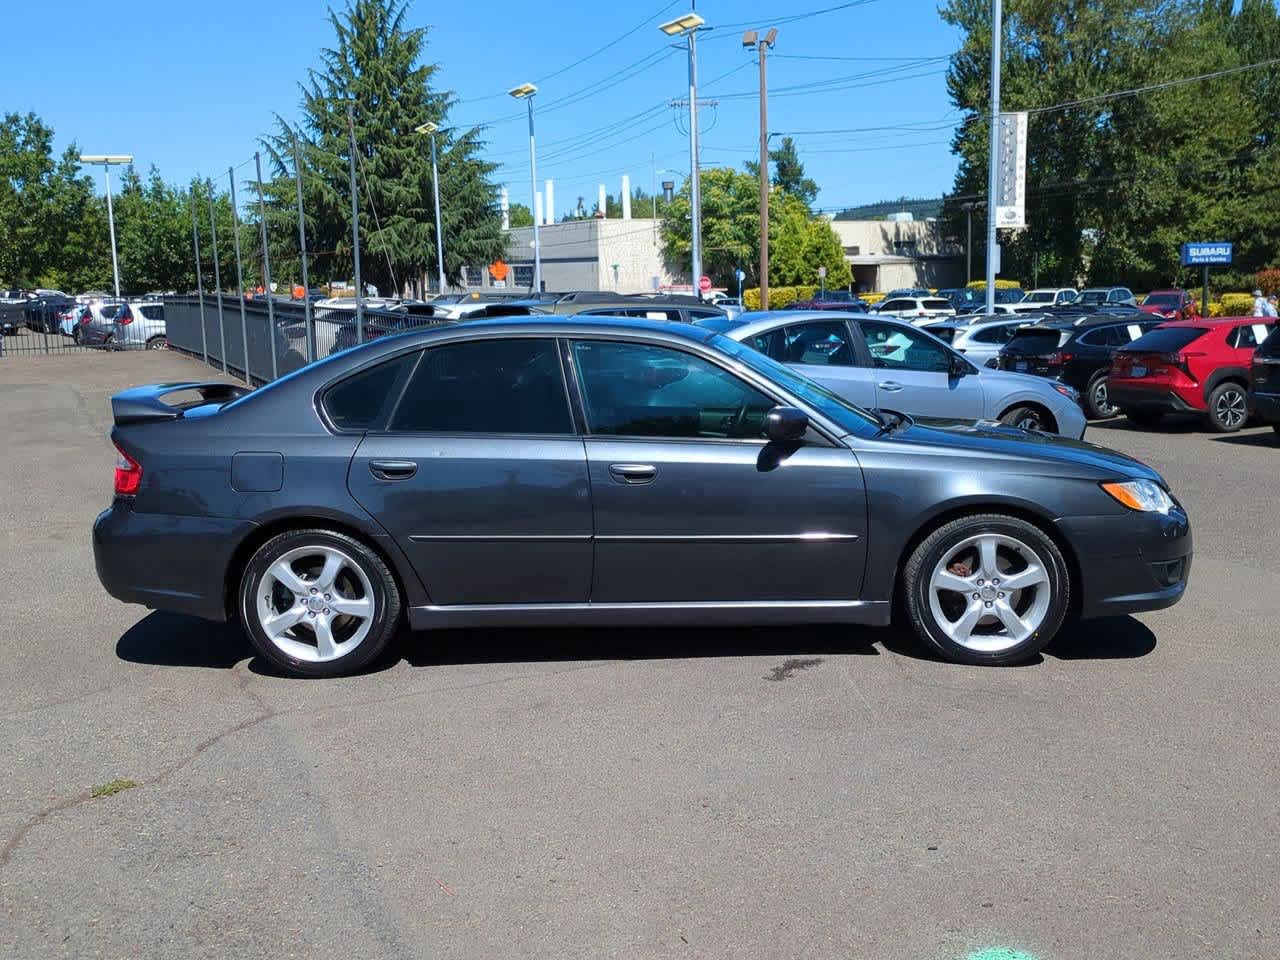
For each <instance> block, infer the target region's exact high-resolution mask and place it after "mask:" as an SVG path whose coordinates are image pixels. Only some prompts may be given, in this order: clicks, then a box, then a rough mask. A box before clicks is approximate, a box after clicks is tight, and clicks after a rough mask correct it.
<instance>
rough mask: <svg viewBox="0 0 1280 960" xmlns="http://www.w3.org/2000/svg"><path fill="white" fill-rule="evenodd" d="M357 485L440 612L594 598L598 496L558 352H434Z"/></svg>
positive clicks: (355, 475)
mask: <svg viewBox="0 0 1280 960" xmlns="http://www.w3.org/2000/svg"><path fill="white" fill-rule="evenodd" d="M348 483H349V486H350V488H351V493H352V495H353V496H354V497H355V498H356V500H357V501H359V502H360V504H361V505H362V506H363V507H364V508H365V509H366V510H368V511H369V513H371V514H372V515H373V516H374V517H375V518H377V520H378V521H379V522H380V523H381V524H382V525H383V527H385V528H386V529H387V531H388V532H389V533H390V534H391V535H392V536H393V537H395V539H396V541H397V543H398V544H399V546H400V548H401V549H402V550H403V551H404V552H405V554H406V555H407V556H408V557H409V559H410V561H411V562H412V563H413V566H414V568H415V569H416V570H417V572H418V574H419V575H420V576H421V578H422V582H423V585H424V586H425V587H426V589H427V593H428V595H429V596H430V597H431V601H432V602H433V603H436V604H489V603H582V602H585V601H586V599H587V595H588V592H589V590H590V585H591V549H592V548H591V522H592V520H591V491H590V485H589V482H588V479H587V462H586V454H585V452H584V449H583V443H582V439H581V438H580V437H578V436H577V435H576V434H575V431H574V426H573V421H572V417H571V414H570V411H569V403H568V397H567V394H566V391H565V382H564V378H563V371H562V366H561V360H560V353H559V349H558V347H557V344H556V341H555V340H552V339H533V338H523V339H522V338H508V339H493V340H472V341H468V342H466V343H458V344H446V345H442V346H439V347H434V348H431V349H429V350H427V351H426V352H425V353H424V354H423V355H422V359H421V360H420V361H419V362H418V365H417V368H416V370H414V371H413V373H412V375H411V376H410V378H409V380H408V384H407V386H406V387H405V388H404V393H403V395H402V398H401V399H400V401H399V404H398V405H397V407H396V409H395V411H394V412H393V413H392V414H391V415H390V418H389V421H388V423H387V425H386V429H385V430H382V431H378V432H370V433H369V434H367V435H366V437H365V439H364V440H363V441H362V442H361V444H360V447H359V449H358V450H357V451H356V455H355V457H354V458H353V460H352V462H351V469H350V474H349V480H348Z"/></svg>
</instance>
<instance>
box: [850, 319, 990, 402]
mask: <svg viewBox="0 0 1280 960" xmlns="http://www.w3.org/2000/svg"><path fill="white" fill-rule="evenodd" d="M857 326H858V328H859V329H860V330H861V333H862V338H863V340H864V341H865V343H866V349H867V351H868V353H869V355H870V362H871V372H872V374H873V376H874V380H875V388H876V402H875V406H877V407H879V408H881V409H885V410H898V411H900V412H902V413H909V414H911V415H913V416H920V417H941V418H952V419H961V420H978V419H981V418H982V417H983V416H984V404H983V395H982V384H981V382H980V378H979V377H978V376H975V375H972V374H971V375H968V376H955V375H954V374H953V373H952V366H951V364H952V357H954V356H955V354H953V353H952V352H951V350H950V349H949V348H947V347H945V346H943V345H942V344H941V343H939V342H938V341H937V340H935V339H934V338H933V337H931V336H929V334H927V333H925V332H924V331H922V330H917V329H916V328H914V327H911V326H909V325H907V324H903V323H888V322H884V321H880V320H859V321H858V323H857Z"/></svg>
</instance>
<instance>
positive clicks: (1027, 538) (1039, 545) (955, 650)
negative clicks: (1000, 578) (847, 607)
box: [901, 513, 1071, 666]
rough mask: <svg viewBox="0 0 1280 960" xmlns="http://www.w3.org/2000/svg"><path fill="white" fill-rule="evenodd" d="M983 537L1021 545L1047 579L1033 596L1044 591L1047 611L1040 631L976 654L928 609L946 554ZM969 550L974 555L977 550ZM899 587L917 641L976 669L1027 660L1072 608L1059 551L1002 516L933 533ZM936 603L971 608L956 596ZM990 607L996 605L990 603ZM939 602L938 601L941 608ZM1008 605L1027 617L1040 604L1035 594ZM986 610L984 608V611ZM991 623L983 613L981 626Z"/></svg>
mask: <svg viewBox="0 0 1280 960" xmlns="http://www.w3.org/2000/svg"><path fill="white" fill-rule="evenodd" d="M984 535H993V536H994V537H998V538H1002V539H1003V540H1005V541H1016V542H1017V543H1020V544H1021V545H1023V546H1024V547H1025V548H1027V550H1028V552H1029V553H1030V554H1031V555H1032V556H1034V558H1035V559H1036V560H1037V561H1038V563H1039V565H1040V567H1041V569H1042V571H1043V573H1044V576H1045V581H1044V583H1043V585H1042V586H1037V587H1035V588H1034V589H1035V590H1036V591H1039V590H1040V589H1045V590H1046V591H1047V597H1046V606H1045V609H1044V611H1043V614H1042V615H1041V616H1040V620H1039V624H1038V626H1036V627H1035V629H1034V630H1033V631H1032V632H1031V633H1030V634H1029V635H1028V636H1027V637H1026V638H1025V639H1023V640H1022V641H1021V642H1016V643H1015V642H1012V641H1010V643H1009V644H1008V645H1006V646H1004V647H1002V648H1001V649H989V650H981V649H974V648H973V647H972V646H966V645H964V644H962V643H959V642H957V641H956V640H955V639H953V638H952V637H951V636H950V635H949V634H948V633H947V631H946V630H945V629H944V628H943V625H942V624H941V623H940V622H939V619H938V617H937V615H936V614H935V612H934V607H933V604H932V603H931V596H930V595H931V592H932V590H931V579H932V576H933V574H934V571H935V569H936V568H937V567H938V565H939V564H940V563H941V562H942V561H943V559H944V558H945V557H947V555H948V554H949V553H951V552H952V551H954V550H956V549H957V548H958V547H961V546H963V545H964V544H965V543H966V542H967V541H971V540H973V539H975V538H977V537H980V536H984ZM966 549H967V548H966ZM973 549H974V552H975V554H976V552H977V549H978V548H977V547H974V548H973ZM1002 549H1006V553H1005V554H1004V561H1005V562H1006V563H1008V562H1009V559H1010V557H1015V558H1016V555H1014V554H1012V553H1011V552H1009V551H1008V550H1007V548H1002ZM971 572H972V571H971ZM980 573H981V571H980V570H978V571H977V572H976V573H974V576H977V575H979V574H980ZM1016 573H1017V570H1016V569H1011V570H1010V572H1009V574H1008V575H1010V576H1012V575H1014V574H1016ZM992 583H995V582H994V581H993V582H991V583H988V584H985V585H986V586H990V585H991V584H992ZM901 586H902V595H903V599H904V601H905V603H904V606H905V608H906V612H907V616H908V618H909V619H910V621H911V627H912V629H913V630H914V631H915V633H916V636H917V637H919V638H920V640H921V641H922V642H923V643H925V644H926V645H927V646H929V647H931V648H932V649H934V650H936V651H937V652H938V653H940V654H941V655H942V656H943V657H944V658H946V659H947V660H952V661H954V662H957V663H968V664H974V665H977V666H1006V665H1010V664H1016V663H1022V662H1024V661H1026V660H1029V659H1031V658H1032V657H1034V656H1035V655H1036V654H1037V653H1039V652H1040V651H1041V650H1042V649H1043V648H1044V646H1045V645H1046V644H1047V643H1048V642H1049V641H1050V640H1052V639H1053V637H1054V636H1055V635H1056V634H1057V632H1058V630H1059V628H1060V627H1061V626H1062V622H1063V620H1064V619H1065V617H1066V615H1067V612H1068V610H1069V609H1070V606H1071V578H1070V575H1069V573H1068V571H1067V564H1066V561H1065V560H1064V559H1063V556H1062V551H1061V550H1059V549H1058V545H1057V544H1056V543H1054V542H1053V540H1052V539H1051V538H1050V537H1049V536H1047V535H1046V534H1045V533H1044V531H1042V530H1041V529H1040V528H1039V527H1037V526H1035V525H1033V524H1030V523H1028V522H1027V521H1025V520H1021V519H1019V518H1017V517H1010V516H1006V515H1004V514H994V513H991V514H975V515H973V516H968V517H961V518H959V519H957V520H952V521H951V522H950V523H947V524H944V525H943V526H941V527H939V528H938V529H937V530H935V531H933V533H931V534H929V536H927V537H925V539H924V540H923V541H921V543H920V545H919V546H917V547H916V549H915V550H914V551H912V554H911V557H910V558H909V559H908V561H907V564H906V566H905V567H904V569H903V574H902V585H901ZM998 596H999V597H1000V598H1004V594H1003V593H999V594H998ZM940 597H945V598H948V600H950V599H952V598H954V600H956V601H958V602H959V603H960V604H961V607H962V608H963V607H964V605H965V604H968V603H969V598H968V597H961V595H960V594H958V593H955V594H950V593H944V594H941V595H940ZM992 601H993V602H994V601H995V598H994V597H993V598H992ZM1024 601H1025V603H1024ZM942 602H943V601H942V599H940V600H939V606H940V607H941V605H942ZM1008 602H1009V603H1010V604H1011V605H1014V606H1015V612H1018V613H1019V615H1026V613H1027V612H1028V611H1029V610H1031V609H1033V608H1034V606H1035V604H1036V603H1037V602H1039V594H1038V593H1030V592H1028V591H1020V592H1019V593H1014V594H1010V597H1009V600H1008ZM974 603H977V604H982V603H985V601H983V600H981V599H979V598H978V597H975V598H974ZM990 605H991V604H990V603H986V606H988V607H989V606H990ZM1019 605H1021V606H1023V609H1022V610H1021V611H1017V610H1016V607H1017V606H1019ZM942 612H943V615H944V616H946V615H947V612H946V610H942ZM994 617H995V614H994V613H992V614H990V615H987V614H985V611H984V613H983V621H987V620H989V618H994ZM983 621H980V622H979V625H978V626H977V627H975V628H974V629H975V631H976V630H984V631H990V630H995V631H997V632H998V631H1000V630H1002V629H1003V628H1002V627H998V626H996V625H995V624H991V623H989V622H988V623H987V624H986V625H985V626H984V625H983ZM1005 632H1006V633H1007V631H1005ZM983 636H984V635H982V634H979V635H978V639H979V640H981V639H982V638H983ZM979 645H980V644H979Z"/></svg>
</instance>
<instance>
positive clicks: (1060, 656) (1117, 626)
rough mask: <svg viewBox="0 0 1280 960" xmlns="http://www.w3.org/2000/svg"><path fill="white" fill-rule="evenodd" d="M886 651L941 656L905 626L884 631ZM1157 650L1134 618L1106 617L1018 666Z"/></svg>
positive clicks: (1068, 630)
mask: <svg viewBox="0 0 1280 960" xmlns="http://www.w3.org/2000/svg"><path fill="white" fill-rule="evenodd" d="M882 633H883V641H884V648H885V649H886V650H888V651H890V652H892V653H896V654H899V655H900V656H904V657H912V658H913V659H916V660H937V661H941V660H942V657H940V656H939V655H938V654H936V653H934V652H933V651H932V650H930V649H929V648H927V647H926V646H925V645H924V644H922V643H921V642H920V641H919V640H917V639H916V637H915V634H913V633H911V632H910V631H909V630H907V629H905V628H904V627H889V628H887V629H886V630H884V631H882ZM1155 648H1156V635H1155V634H1154V633H1152V632H1151V630H1150V629H1149V628H1148V627H1147V625H1146V624H1144V623H1142V621H1140V620H1138V619H1136V618H1134V617H1107V618H1105V619H1102V620H1085V621H1081V620H1075V621H1072V622H1069V623H1066V624H1064V625H1063V627H1062V630H1061V631H1060V632H1059V633H1058V635H1057V636H1056V637H1054V639H1053V641H1052V642H1051V643H1050V644H1049V645H1048V646H1047V647H1045V648H1044V652H1043V654H1036V656H1034V657H1032V658H1031V659H1030V660H1027V661H1026V662H1025V663H1021V664H1019V666H1024V667H1028V666H1035V665H1036V664H1038V663H1043V662H1044V660H1045V657H1052V658H1053V659H1055V660H1137V659H1140V658H1141V657H1145V656H1146V655H1147V654H1149V653H1151V651H1153V650H1155Z"/></svg>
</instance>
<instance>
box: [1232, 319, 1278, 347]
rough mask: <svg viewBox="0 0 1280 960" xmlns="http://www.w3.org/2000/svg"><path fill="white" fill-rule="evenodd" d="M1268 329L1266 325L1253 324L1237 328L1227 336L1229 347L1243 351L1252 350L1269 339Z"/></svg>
mask: <svg viewBox="0 0 1280 960" xmlns="http://www.w3.org/2000/svg"><path fill="white" fill-rule="evenodd" d="M1267 333H1268V328H1267V325H1266V324H1265V323H1251V324H1249V325H1248V326H1244V327H1236V328H1235V329H1234V330H1232V331H1231V333H1230V334H1229V335H1228V336H1227V345H1228V346H1231V347H1238V348H1239V349H1241V350H1252V349H1253V348H1254V347H1256V346H1258V344H1260V343H1262V341H1264V340H1266V339H1267Z"/></svg>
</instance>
